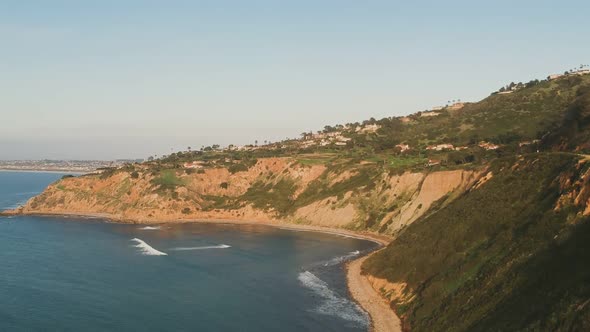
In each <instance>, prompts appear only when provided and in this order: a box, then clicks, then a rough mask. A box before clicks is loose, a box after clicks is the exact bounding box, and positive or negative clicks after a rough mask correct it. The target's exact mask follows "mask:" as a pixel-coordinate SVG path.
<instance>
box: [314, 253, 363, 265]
mask: <svg viewBox="0 0 590 332" xmlns="http://www.w3.org/2000/svg"><path fill="white" fill-rule="evenodd" d="M360 254H361V252H360V251H358V250H355V251H351V252H349V253H348V254H346V255H343V256H338V257H334V258H332V259H330V260H329V261H327V262H325V263H324V264H323V265H324V266H334V265H338V264H340V263H342V262H345V261H347V260H349V259H351V258H353V257H356V256H358V255H360Z"/></svg>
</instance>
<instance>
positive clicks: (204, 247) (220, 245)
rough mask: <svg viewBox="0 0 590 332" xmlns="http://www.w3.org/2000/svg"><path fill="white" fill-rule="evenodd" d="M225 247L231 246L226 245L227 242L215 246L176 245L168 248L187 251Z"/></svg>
mask: <svg viewBox="0 0 590 332" xmlns="http://www.w3.org/2000/svg"><path fill="white" fill-rule="evenodd" d="M226 248H231V246H228V245H227V244H219V245H216V246H203V247H177V248H172V249H170V250H175V251H188V250H206V249H226Z"/></svg>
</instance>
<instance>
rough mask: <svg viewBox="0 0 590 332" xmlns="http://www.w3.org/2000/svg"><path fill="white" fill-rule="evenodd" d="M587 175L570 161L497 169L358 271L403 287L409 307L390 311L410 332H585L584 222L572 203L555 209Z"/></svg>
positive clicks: (588, 314)
mask: <svg viewBox="0 0 590 332" xmlns="http://www.w3.org/2000/svg"><path fill="white" fill-rule="evenodd" d="M586 167H587V166H584V167H580V166H579V165H578V157H576V156H574V155H568V154H533V155H527V156H525V157H521V158H505V159H500V160H496V161H494V162H493V164H492V165H491V166H490V171H491V172H492V173H493V177H492V178H491V179H490V180H489V181H488V182H486V183H485V184H483V185H482V186H481V187H480V188H478V189H473V190H472V191H470V192H468V193H466V194H465V195H464V196H463V197H460V198H458V199H456V200H455V201H453V202H452V203H450V204H449V205H448V206H447V207H445V208H443V209H441V210H440V211H438V212H436V213H434V214H432V215H430V216H428V217H426V218H425V219H423V220H419V221H417V222H415V223H414V224H412V225H411V226H409V227H408V228H407V230H406V231H405V232H403V233H402V234H401V235H400V236H399V237H398V238H397V239H396V240H395V241H394V242H392V243H391V244H390V245H389V246H388V247H387V248H386V249H385V250H383V251H382V252H380V253H378V254H376V255H375V256H373V257H371V258H370V259H369V260H367V261H366V263H365V265H364V271H365V272H367V273H370V274H372V275H376V276H378V277H382V278H386V279H388V280H390V281H392V282H406V283H407V284H408V289H409V291H411V292H413V293H414V294H415V298H414V299H413V300H412V301H410V302H408V303H394V304H393V306H394V308H395V309H396V310H397V311H398V313H400V314H401V315H402V316H403V318H404V323H405V328H406V329H408V330H409V329H411V330H414V331H478V330H486V331H499V330H503V331H514V330H522V329H531V330H541V331H550V330H557V329H563V330H572V329H574V330H581V329H582V327H584V326H585V327H587V326H588V324H589V323H590V306H587V305H586V304H587V302H588V299H589V298H590V297H589V296H590V266H589V265H588V264H586V263H583V262H587V260H588V258H590V251H589V250H587V248H588V247H589V246H590V244H589V243H590V242H589V241H586V243H585V244H583V245H581V246H580V244H582V242H584V241H583V239H584V237H585V238H586V239H588V238H589V237H588V236H589V235H590V226H589V225H588V222H590V221H588V220H586V219H585V218H582V219H581V217H580V215H579V214H578V213H579V212H580V211H579V208H578V207H576V206H574V205H573V204H571V202H570V203H569V204H565V206H562V207H561V208H560V209H558V210H556V209H555V208H556V205H557V201H558V199H559V198H560V196H561V195H564V194H567V193H568V192H569V191H570V190H572V189H571V188H569V187H568V186H567V185H565V184H566V183H568V180H569V179H572V180H575V179H578V178H579V176H580V174H583V172H585V171H586ZM585 248H586V249H585Z"/></svg>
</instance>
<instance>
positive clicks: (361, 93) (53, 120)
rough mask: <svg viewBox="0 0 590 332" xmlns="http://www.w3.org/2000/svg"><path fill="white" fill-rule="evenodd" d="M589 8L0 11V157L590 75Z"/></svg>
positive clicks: (95, 149)
mask: <svg viewBox="0 0 590 332" xmlns="http://www.w3.org/2000/svg"><path fill="white" fill-rule="evenodd" d="M589 12H590V4H589V3H588V2H585V1H563V2H559V3H557V2H552V1H520V2H513V1H512V2H508V1H494V2H485V3H483V2H478V3H475V2H473V1H447V2H435V1H430V2H420V3H407V2H396V1H363V2H359V1H306V0H303V1H224V0H220V1H167V2H157V1H139V0H132V1H124V2H121V1H110V0H108V1H101V2H90V1H65V0H57V1H52V2H37V1H18V2H11V3H7V2H5V3H1V4H0V40H1V41H2V52H0V72H1V73H2V75H0V110H1V111H0V112H1V121H0V159H3V160H9V159H103V160H111V159H126V158H130V159H135V158H147V157H148V156H150V155H163V154H168V153H170V152H171V151H179V150H185V149H186V148H187V147H188V146H191V147H193V148H194V149H199V148H200V147H201V146H203V145H204V146H207V145H212V144H221V145H227V144H240V145H241V144H253V143H254V141H255V140H258V141H259V142H263V141H265V140H270V141H278V140H281V139H284V138H286V137H291V138H294V137H298V136H299V134H300V133H301V132H303V131H310V130H312V131H316V130H320V129H322V128H323V127H324V126H325V125H335V124H345V123H349V122H357V121H359V122H360V121H363V120H366V119H369V118H371V117H374V118H376V119H380V118H383V117H390V116H400V115H406V114H410V113H414V112H417V111H422V110H425V109H429V108H431V107H433V106H437V105H440V104H445V103H446V102H447V101H448V100H453V99H461V100H462V101H477V100H480V99H482V98H485V97H486V96H488V95H489V93H491V92H492V91H495V90H497V89H499V88H500V87H501V86H503V85H506V84H508V83H510V82H512V81H513V82H519V81H522V82H527V81H529V80H531V79H542V78H545V77H547V76H548V75H550V74H557V73H563V72H564V71H565V70H569V69H571V68H576V67H579V66H580V64H588V63H590V45H588V43H586V42H584V40H583V38H584V33H585V32H587V31H590V23H588V17H587V16H588V13H589Z"/></svg>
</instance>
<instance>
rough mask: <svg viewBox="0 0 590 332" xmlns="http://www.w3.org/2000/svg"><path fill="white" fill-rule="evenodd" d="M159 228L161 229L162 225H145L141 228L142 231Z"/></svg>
mask: <svg viewBox="0 0 590 332" xmlns="http://www.w3.org/2000/svg"><path fill="white" fill-rule="evenodd" d="M158 229H160V226H145V227H142V228H140V230H142V231H155V230H158Z"/></svg>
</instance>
